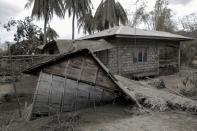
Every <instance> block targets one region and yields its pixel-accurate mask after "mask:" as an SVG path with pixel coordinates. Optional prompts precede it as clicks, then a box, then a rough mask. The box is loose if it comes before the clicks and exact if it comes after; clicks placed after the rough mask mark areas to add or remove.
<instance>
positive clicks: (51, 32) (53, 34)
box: [46, 25, 59, 41]
mask: <svg viewBox="0 0 197 131" xmlns="http://www.w3.org/2000/svg"><path fill="white" fill-rule="evenodd" d="M46 34H47V38H48V40H49V41H52V40H54V39H56V38H57V37H59V35H58V33H57V32H56V31H55V30H54V29H53V28H51V27H50V25H49V26H48V27H47V31H46Z"/></svg>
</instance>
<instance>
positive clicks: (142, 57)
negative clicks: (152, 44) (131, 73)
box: [133, 47, 148, 63]
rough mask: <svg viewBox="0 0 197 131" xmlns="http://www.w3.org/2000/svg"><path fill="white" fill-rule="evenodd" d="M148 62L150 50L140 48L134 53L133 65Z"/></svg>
mask: <svg viewBox="0 0 197 131" xmlns="http://www.w3.org/2000/svg"><path fill="white" fill-rule="evenodd" d="M146 62H148V48H147V47H139V48H135V49H134V51H133V63H146Z"/></svg>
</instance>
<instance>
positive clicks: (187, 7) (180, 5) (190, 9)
mask: <svg viewBox="0 0 197 131" xmlns="http://www.w3.org/2000/svg"><path fill="white" fill-rule="evenodd" d="M117 1H119V2H120V3H121V4H122V6H123V7H124V8H125V10H126V11H127V12H129V13H128V14H129V16H128V17H129V18H130V19H131V18H132V14H133V13H134V12H135V8H136V5H135V1H136V0H117ZM155 1H156V0H147V11H150V10H152V9H153V6H154V4H155ZM26 2H27V0H0V46H1V44H2V43H4V42H5V41H13V34H14V30H13V31H11V32H7V31H6V30H5V29H4V28H3V25H4V24H5V23H6V22H7V21H9V20H10V19H23V18H24V17H26V16H30V15H31V9H29V10H27V9H24V6H25V3H26ZM100 2H101V0H92V3H93V6H94V9H93V12H95V10H96V8H97V7H98V5H99V3H100ZM168 2H169V8H170V9H172V11H173V15H174V17H173V19H174V20H178V18H181V17H183V16H184V15H188V14H191V13H194V12H197V0H168ZM138 6H139V4H138ZM43 23H44V22H43V21H35V24H36V25H38V26H39V27H41V28H42V27H43ZM71 25H72V19H71V18H68V17H67V16H66V17H65V18H64V19H59V18H57V17H54V18H53V20H52V21H50V26H51V27H52V28H54V29H55V30H56V31H57V32H58V34H59V36H60V39H71V36H72V35H71V33H72V29H71V27H72V26H71ZM75 28H76V34H75V36H76V38H79V37H81V36H84V34H83V33H82V32H79V33H78V32H77V27H75Z"/></svg>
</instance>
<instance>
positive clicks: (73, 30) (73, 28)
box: [72, 10, 75, 40]
mask: <svg viewBox="0 0 197 131" xmlns="http://www.w3.org/2000/svg"><path fill="white" fill-rule="evenodd" d="M74 39H75V10H74V11H73V21H72V40H74Z"/></svg>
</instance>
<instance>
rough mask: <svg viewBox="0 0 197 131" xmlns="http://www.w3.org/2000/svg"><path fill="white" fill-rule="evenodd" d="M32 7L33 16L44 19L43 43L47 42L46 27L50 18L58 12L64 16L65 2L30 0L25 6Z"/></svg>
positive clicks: (59, 15) (59, 0)
mask: <svg viewBox="0 0 197 131" xmlns="http://www.w3.org/2000/svg"><path fill="white" fill-rule="evenodd" d="M33 3H34V5H33V9H32V14H31V15H32V17H36V18H37V19H38V20H40V19H44V41H43V43H44V44H46V43H47V35H46V29H47V24H48V22H49V20H51V19H52V18H53V15H54V14H56V15H57V16H58V17H61V18H63V17H64V4H63V2H62V0H28V2H27V3H26V5H25V8H29V7H31V5H32V4H33Z"/></svg>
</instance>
